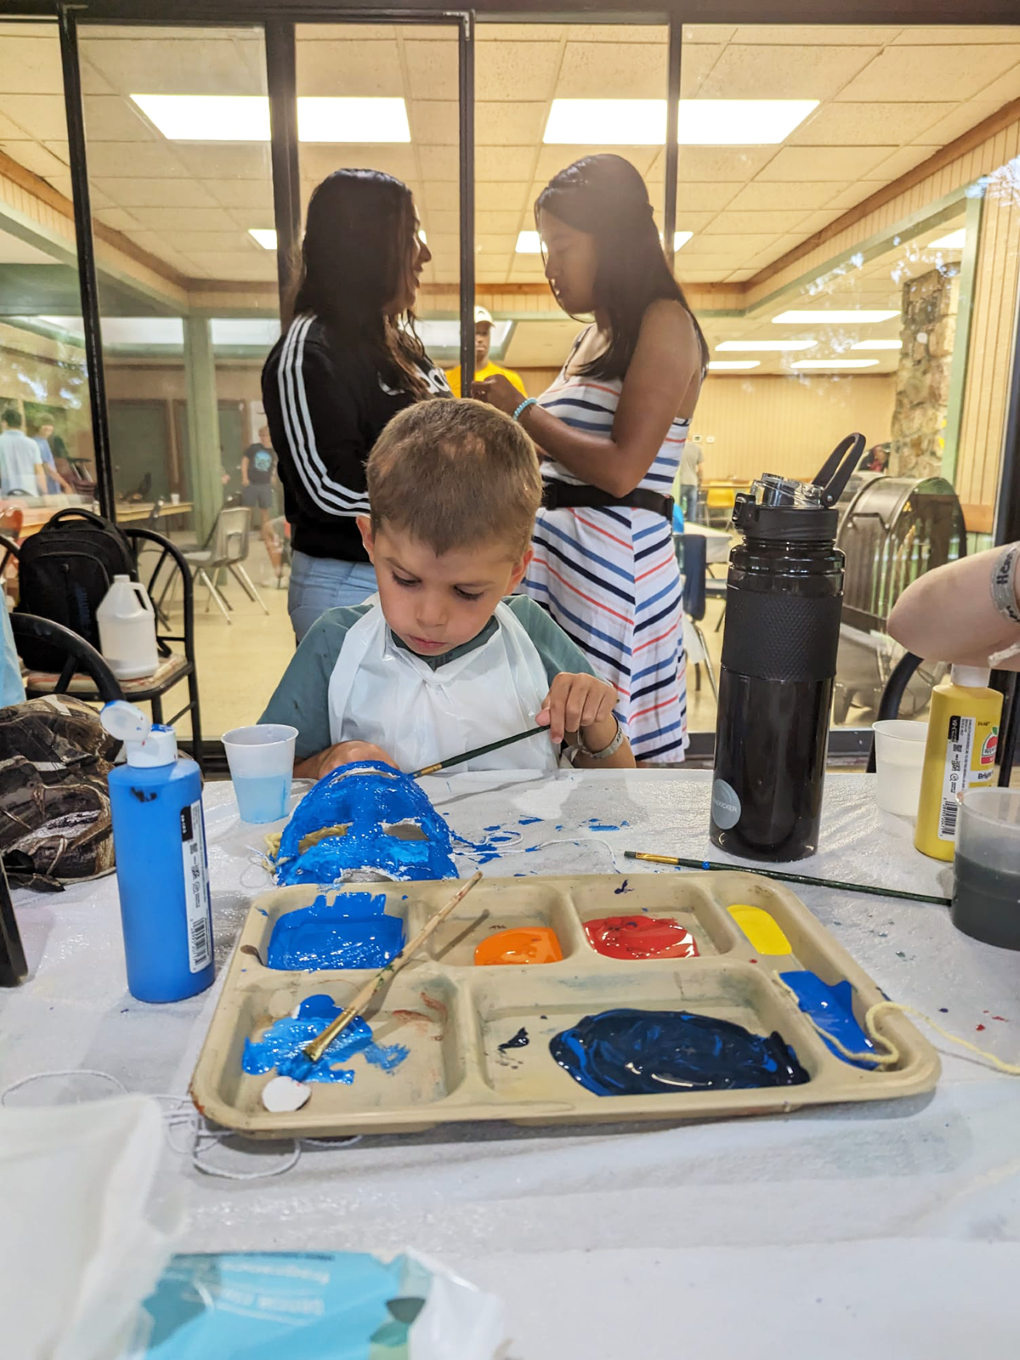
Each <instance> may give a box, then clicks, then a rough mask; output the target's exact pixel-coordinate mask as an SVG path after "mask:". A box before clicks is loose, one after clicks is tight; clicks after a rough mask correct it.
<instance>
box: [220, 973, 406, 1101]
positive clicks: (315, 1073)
mask: <svg viewBox="0 0 1020 1360" xmlns="http://www.w3.org/2000/svg"><path fill="white" fill-rule="evenodd" d="M339 1014H340V1007H339V1006H337V1005H336V1003H335V1002H334V1001H333V999H332V997H329V996H326V995H324V994H320V995H316V996H308V997H305V999H304V1001H302V1002H301V1005H300V1007H299V1009H298V1014H297V1016H293V1015H285V1016H284V1017H283V1019H282V1020H276V1021H274V1023H273V1024H272V1025H270V1027H269V1028H268V1029H267V1030H266V1032H265V1034H264V1035H263V1036H262V1038H261V1039H255V1040H253V1039H245V1041H244V1055H243V1057H242V1059H241V1066H242V1067H243V1068H244V1070H245V1072H247V1073H248V1075H249V1076H261V1075H263V1074H264V1073H266V1072H271V1071H272V1070H273V1068H274V1067H275V1068H276V1070H277V1072H278V1073H279V1074H280V1076H281V1077H294V1078H295V1080H297V1081H323V1082H339V1083H342V1084H343V1085H344V1086H350V1084H351V1082H353V1080H354V1076H355V1073H354V1069H352V1068H350V1067H343V1066H341V1065H340V1064H342V1063H345V1062H349V1061H350V1059H351V1058H353V1057H355V1055H356V1054H358V1053H360V1054H361V1055H362V1057H363V1058H364V1059H365V1061H366V1062H369V1063H371V1064H372V1065H373V1066H374V1067H381V1068H382V1070H383V1071H384V1072H392V1071H393V1070H394V1069H395V1068H397V1067H399V1066H400V1064H401V1063H402V1062H403V1061H404V1059H405V1058H406V1057H407V1053H408V1050H407V1049H406V1048H405V1047H404V1045H403V1044H388V1045H380V1044H377V1043H375V1041H374V1040H373V1038H372V1027H371V1026H370V1025H369V1024H368V1022H367V1021H366V1020H363V1019H362V1018H361V1016H360V1015H358V1016H355V1017H354V1019H353V1020H352V1021H351V1023H350V1024H349V1025H348V1026H347V1027H346V1029H344V1030H342V1031H341V1032H340V1033H339V1034H338V1035H337V1037H336V1038H335V1039H334V1040H333V1042H332V1043H331V1044H330V1046H329V1048H327V1049H326V1051H325V1053H324V1054H323V1055H322V1057H321V1058H320V1059H319V1061H318V1062H317V1063H310V1062H309V1060H308V1058H307V1057H306V1056H305V1054H304V1053H303V1052H302V1050H303V1048H304V1046H305V1044H307V1043H309V1042H310V1041H311V1040H312V1039H314V1038H315V1037H316V1036H317V1035H319V1034H321V1033H322V1031H323V1030H324V1029H325V1028H326V1026H327V1025H328V1024H329V1023H330V1022H331V1021H333V1020H335V1019H336V1017H337V1016H338V1015H339Z"/></svg>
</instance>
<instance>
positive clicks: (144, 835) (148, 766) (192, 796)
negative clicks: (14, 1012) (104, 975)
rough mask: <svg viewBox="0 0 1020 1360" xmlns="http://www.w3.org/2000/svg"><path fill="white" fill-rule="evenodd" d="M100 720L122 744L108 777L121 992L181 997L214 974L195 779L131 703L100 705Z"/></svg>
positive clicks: (171, 742)
mask: <svg viewBox="0 0 1020 1360" xmlns="http://www.w3.org/2000/svg"><path fill="white" fill-rule="evenodd" d="M102 722H103V726H104V727H105V728H106V730H107V731H108V732H109V733H110V734H111V736H114V737H118V738H119V739H120V740H121V741H123V742H124V744H125V746H126V748H127V764H126V765H118V766H116V767H115V768H114V769H113V770H111V771H110V780H109V783H110V812H111V815H112V819H113V845H114V851H115V853H116V857H117V888H118V891H119V893H120V916H121V923H122V926H123V930H124V955H125V958H126V960H127V976H128V988H129V989H130V992H131V995H132V996H134V997H137V999H138V1000H139V1001H153V1002H158V1001H182V1000H183V999H184V998H185V997H187V996H194V995H195V994H196V993H197V992H203V991H205V989H206V988H207V987H208V986H209V985H210V984H211V983H212V980H213V977H214V976H215V968H214V965H213V937H212V910H211V905H210V899H209V866H208V861H207V857H206V849H205V822H204V819H203V816H202V776H201V773H200V772H199V768H198V766H197V765H196V764H195V762H194V761H193V760H188V759H186V758H184V757H181V758H178V755H177V738H176V737H175V735H174V732H173V729H172V728H169V727H161V726H153V725H152V724H151V723H150V721H149V719H148V718H147V717H146V716H145V714H144V713H142V712H141V710H140V709H137V708H135V707H133V705H131V704H128V703H124V702H123V701H117V702H115V703H109V704H107V705H106V707H105V708H104V709H103V713H102Z"/></svg>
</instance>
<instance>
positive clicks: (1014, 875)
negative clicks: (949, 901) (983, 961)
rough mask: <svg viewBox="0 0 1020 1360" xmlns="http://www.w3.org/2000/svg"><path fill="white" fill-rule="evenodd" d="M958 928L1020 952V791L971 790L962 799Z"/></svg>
mask: <svg viewBox="0 0 1020 1360" xmlns="http://www.w3.org/2000/svg"><path fill="white" fill-rule="evenodd" d="M954 873H955V882H954V885H953V909H952V917H953V925H954V926H956V928H957V929H958V930H962V931H963V932H964V934H965V935H972V936H973V937H974V938H975V939H976V940H983V941H984V942H985V944H997V945H1000V946H1001V947H1002V948H1003V949H1020V789H997V788H996V789H989V788H984V789H967V790H966V791H965V792H964V794H963V796H962V798H961V799H960V816H959V819H958V821H957V824H956V857H955V860H954Z"/></svg>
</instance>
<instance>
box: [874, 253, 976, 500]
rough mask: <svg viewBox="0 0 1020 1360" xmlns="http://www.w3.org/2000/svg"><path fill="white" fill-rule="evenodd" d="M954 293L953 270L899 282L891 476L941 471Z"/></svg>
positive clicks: (956, 293) (955, 305) (956, 278)
mask: <svg viewBox="0 0 1020 1360" xmlns="http://www.w3.org/2000/svg"><path fill="white" fill-rule="evenodd" d="M959 298H960V275H959V272H958V271H956V272H954V273H953V274H951V275H950V274H947V273H943V272H942V271H941V270H938V269H932V270H930V271H929V272H928V273H927V274H922V275H921V276H920V278H916V279H911V280H910V281H909V282H908V283H905V284H904V285H903V304H902V308H903V310H902V320H903V328H902V330H901V331H900V337H901V339H902V341H903V348H902V350H901V351H900V364H899V368H898V370H897V373H896V406H895V409H894V410H893V418H892V439H891V443H890V453H889V472H890V474H891V475H892V476H894V477H938V476H940V475H941V472H942V454H943V450H944V446H945V436H944V431H945V426H946V412H947V409H948V406H949V377H950V370H951V368H952V364H953V341H954V339H955V336H956V314H957V308H958V304H959Z"/></svg>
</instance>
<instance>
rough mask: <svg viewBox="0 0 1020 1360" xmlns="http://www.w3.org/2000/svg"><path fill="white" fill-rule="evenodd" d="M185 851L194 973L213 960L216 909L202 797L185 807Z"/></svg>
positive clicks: (190, 956)
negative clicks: (211, 900)
mask: <svg viewBox="0 0 1020 1360" xmlns="http://www.w3.org/2000/svg"><path fill="white" fill-rule="evenodd" d="M181 854H182V856H183V859H184V910H185V914H186V918H187V926H188V966H189V968H190V969H191V971H192V972H193V973H200V972H201V971H202V969H203V968H208V966H209V964H210V963H211V962H212V910H211V907H210V903H209V867H208V865H207V864H206V860H205V828H204V826H203V823H202V803H201V801H198V802H195V803H192V804H190V806H189V805H187V804H186V805H185V806H184V807H182V808H181Z"/></svg>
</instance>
